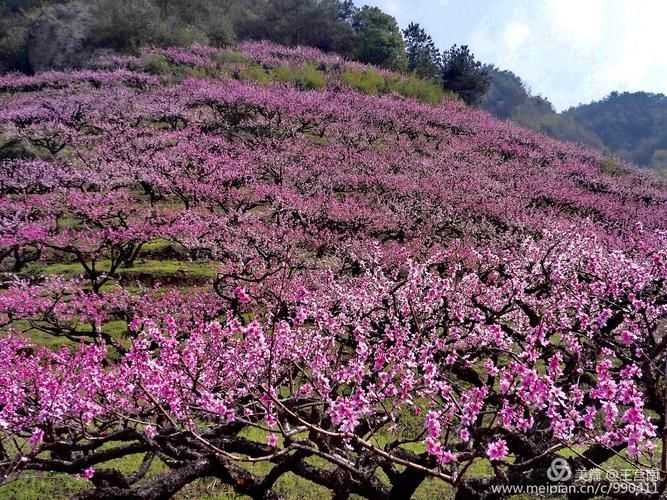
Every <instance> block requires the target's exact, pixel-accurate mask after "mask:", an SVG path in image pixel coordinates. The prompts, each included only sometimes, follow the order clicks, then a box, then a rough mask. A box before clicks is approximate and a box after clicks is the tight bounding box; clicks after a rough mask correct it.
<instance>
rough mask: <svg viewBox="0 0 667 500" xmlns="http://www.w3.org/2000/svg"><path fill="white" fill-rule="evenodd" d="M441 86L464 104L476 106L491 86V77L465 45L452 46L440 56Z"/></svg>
mask: <svg viewBox="0 0 667 500" xmlns="http://www.w3.org/2000/svg"><path fill="white" fill-rule="evenodd" d="M441 71H442V72H441V76H442V85H443V87H444V88H445V89H447V90H451V91H452V92H454V93H456V94H457V95H458V96H459V97H461V99H463V101H464V102H465V103H466V104H472V105H476V104H479V102H480V101H481V100H482V98H483V97H484V94H486V91H487V90H488V89H489V85H490V84H491V77H490V76H489V74H488V72H487V71H486V68H485V67H484V66H482V63H481V62H479V61H477V60H476V59H475V56H474V54H473V53H472V52H470V51H469V50H468V46H467V45H461V46H460V47H458V46H457V45H453V46H452V48H451V49H449V50H448V51H446V52H445V53H444V54H443V55H442V70H441Z"/></svg>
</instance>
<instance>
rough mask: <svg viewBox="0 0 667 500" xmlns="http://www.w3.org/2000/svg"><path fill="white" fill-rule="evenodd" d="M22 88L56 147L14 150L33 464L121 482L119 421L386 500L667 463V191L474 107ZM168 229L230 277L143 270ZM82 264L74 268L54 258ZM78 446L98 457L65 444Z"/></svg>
mask: <svg viewBox="0 0 667 500" xmlns="http://www.w3.org/2000/svg"><path fill="white" fill-rule="evenodd" d="M152 50H154V51H158V50H159V51H162V52H161V53H163V54H164V55H165V56H166V57H168V58H169V59H170V60H171V61H173V62H174V63H178V64H186V65H191V66H195V67H201V68H206V67H210V64H211V61H213V60H214V59H215V57H217V54H219V51H217V50H216V49H210V48H207V47H194V48H192V49H190V50H184V49H152ZM240 51H241V52H242V53H243V54H244V56H245V57H247V58H248V59H249V60H252V61H255V62H257V63H259V64H264V65H269V66H270V65H275V64H278V62H277V61H285V60H287V61H288V62H289V63H290V64H293V65H298V64H303V63H304V61H320V62H321V63H322V64H324V65H328V66H333V65H336V64H350V63H345V62H343V61H341V60H340V59H339V58H337V57H336V56H329V55H324V54H322V53H320V52H317V51H315V50H313V49H306V48H296V49H287V48H282V47H277V46H272V45H269V44H266V43H252V44H246V45H243V46H241V47H240ZM127 59H128V60H125V61H122V60H119V59H118V58H116V59H114V60H113V61H111V60H108V61H106V64H107V65H108V66H113V65H115V67H116V68H117V67H118V66H119V65H121V66H122V64H125V65H126V66H127V65H128V64H130V62H132V61H129V58H127ZM128 61H129V62H128ZM0 90H1V91H2V92H4V94H2V97H1V101H0V127H1V134H2V137H3V140H4V141H8V142H12V143H14V144H19V145H22V146H23V147H25V148H26V149H27V150H28V151H30V152H31V153H30V154H28V155H26V156H24V157H15V158H13V159H5V160H3V161H2V162H1V163H0V193H1V194H2V196H1V198H0V266H2V268H3V269H4V274H3V278H2V279H3V281H2V284H1V286H0V325H2V327H3V330H4V332H5V334H3V336H2V338H1V339H0V367H1V368H0V387H2V388H3V389H2V391H0V441H1V442H2V446H1V447H0V449H4V450H6V452H3V453H5V454H6V456H2V454H1V453H0V467H2V468H4V470H5V473H6V474H7V475H8V477H9V476H10V475H11V474H17V473H19V472H21V471H22V470H29V469H31V468H32V469H35V470H59V471H64V472H70V473H80V474H84V476H85V477H90V478H93V479H94V478H95V477H96V476H95V475H93V472H91V470H92V469H90V467H91V466H98V467H99V466H100V464H103V462H104V458H105V457H106V456H108V454H107V455H105V452H104V451H103V450H98V446H102V445H103V444H104V443H107V442H111V441H112V437H113V438H116V437H118V435H119V433H121V434H122V436H124V437H123V439H122V440H123V441H126V442H130V443H132V445H131V446H132V448H131V450H130V451H131V452H132V453H138V452H145V453H146V454H150V453H153V454H155V453H156V450H157V451H158V452H159V456H160V457H161V459H162V460H163V461H164V462H165V463H167V464H171V462H170V460H171V461H174V463H175V462H176V461H178V460H181V461H187V460H190V459H191V457H192V456H195V457H198V456H209V455H211V456H216V457H218V459H220V460H223V463H225V464H233V463H236V462H235V460H237V461H238V460H242V459H244V458H247V457H251V458H252V457H254V458H258V457H260V458H261V457H264V456H270V457H271V458H270V460H271V461H273V463H274V464H280V463H282V460H286V459H287V458H288V457H290V456H295V455H294V454H295V453H300V454H303V456H304V457H308V456H318V457H320V458H324V459H325V460H327V461H328V462H329V463H330V464H331V465H332V466H334V467H338V468H340V469H342V470H345V471H346V473H348V474H351V475H352V476H351V477H353V478H355V479H354V481H353V482H352V486H351V488H352V491H357V492H358V493H360V494H365V495H370V492H371V491H373V492H374V493H377V494H390V493H392V491H393V492H394V493H395V492H396V491H398V490H395V488H399V487H405V484H403V485H400V484H399V483H400V481H399V480H397V481H396V483H394V479H396V478H400V477H401V474H402V472H401V470H403V469H401V468H402V467H406V470H409V471H412V472H413V473H414V474H421V475H422V476H423V477H422V480H423V478H424V477H428V476H435V477H437V478H439V479H440V480H443V481H445V482H449V483H451V484H455V485H462V484H464V483H465V481H466V479H467V477H468V476H466V474H467V473H466V471H467V466H468V465H469V464H471V463H473V462H474V461H475V460H481V459H489V460H491V461H492V463H493V464H494V471H495V479H494V480H495V481H501V482H502V481H503V480H506V478H507V476H508V474H509V475H510V476H511V475H512V474H519V473H524V472H525V471H527V470H530V469H531V468H532V467H534V466H537V465H539V464H540V463H542V462H543V461H544V460H547V463H548V460H549V459H550V457H552V456H553V454H554V453H556V452H558V451H559V450H562V449H564V448H570V447H575V446H576V447H577V448H576V449H579V450H587V451H586V453H589V455H588V456H589V458H590V457H600V456H602V457H608V456H611V455H613V454H616V453H621V454H622V455H623V456H624V457H625V458H626V459H627V460H629V461H631V462H632V463H633V464H639V465H643V466H648V465H650V464H656V463H658V462H659V457H655V456H654V449H655V447H656V443H657V441H656V439H657V436H658V434H659V433H660V432H661V430H662V427H663V426H664V418H665V410H664V400H663V395H662V392H663V389H662V387H664V383H665V379H664V373H663V371H662V367H663V366H664V364H665V360H666V359H667V356H666V353H665V346H666V343H667V335H665V326H664V317H665V313H666V312H667V289H666V285H665V280H666V279H667V209H666V203H667V189H666V187H665V182H664V181H663V180H661V179H659V178H657V177H654V176H653V175H651V174H649V173H647V172H643V171H639V170H636V169H634V168H633V167H631V166H628V165H625V164H622V163H620V162H616V161H614V160H610V159H608V158H605V157H604V156H603V155H602V154H601V153H598V152H595V151H591V150H588V149H585V148H583V147H579V146H577V145H575V144H565V143H560V142H556V141H554V140H551V139H549V138H547V137H545V136H541V135H537V134H535V133H532V132H528V131H526V130H524V129H521V128H519V127H517V126H514V125H512V124H510V123H504V122H499V121H497V120H495V119H493V118H492V117H491V116H489V115H488V114H485V113H482V112H479V111H475V110H473V109H471V108H468V107H465V106H464V105H462V104H460V103H457V102H452V101H444V102H442V103H441V104H440V105H437V106H430V105H425V104H419V103H417V102H416V101H413V100H410V99H404V98H400V97H397V96H395V95H389V96H372V95H363V94H359V93H355V92H353V91H352V90H350V89H347V88H345V87H344V86H343V87H336V88H328V89H326V90H322V91H300V90H298V89H296V88H293V87H291V86H287V85H270V86H259V85H257V84H255V83H253V82H249V81H238V80H235V79H232V78H229V79H225V78H216V79H207V78H200V79H195V78H186V79H184V80H181V81H165V80H162V79H161V78H160V77H159V76H154V75H148V74H144V73H140V72H136V71H132V70H131V69H127V68H121V69H113V68H107V69H100V70H86V71H80V72H72V73H62V74H59V73H44V74H40V75H36V76H33V77H27V76H20V77H19V76H4V77H1V78H0ZM156 241H160V242H166V243H168V245H169V248H171V249H172V250H173V251H174V253H176V254H177V258H178V259H180V260H182V261H187V262H190V263H192V262H194V263H202V264H206V265H209V266H212V269H213V274H212V276H211V277H210V279H209V278H204V279H203V280H200V281H199V282H197V283H196V284H195V285H196V286H191V284H188V286H185V284H179V283H178V282H172V283H171V284H169V285H166V284H164V285H154V284H146V283H141V282H139V283H137V282H131V281H130V280H127V279H121V278H122V276H124V274H123V270H125V269H131V268H132V266H138V265H140V264H141V262H142V260H143V259H144V258H145V257H146V256H150V255H149V253H148V252H149V250H147V248H150V244H151V243H153V242H156ZM160 258H165V257H164V256H160ZM63 263H64V264H71V266H70V268H71V267H74V268H75V269H77V271H76V272H75V273H74V275H72V274H71V273H70V274H63V275H57V274H55V275H54V273H53V272H50V271H49V269H50V268H53V267H54V266H56V267H57V265H58V264H63ZM77 266H78V267H77ZM112 321H114V322H118V321H121V322H123V324H124V325H125V327H124V335H123V336H117V335H113V334H111V333H109V332H108V330H107V328H106V327H105V325H107V324H108V323H109V322H112ZM36 331H37V332H41V333H47V334H49V335H53V336H55V337H57V338H59V339H63V341H65V340H69V341H70V342H69V344H67V345H66V346H64V347H62V348H58V349H47V348H44V347H38V346H35V345H34V344H33V343H32V341H31V333H33V332H36ZM248 428H255V429H257V430H259V431H261V433H263V434H262V436H264V437H262V438H261V440H260V441H259V442H258V441H257V440H255V441H253V440H252V439H251V438H248V437H240V436H243V434H242V431H243V430H244V429H248ZM183 435H186V436H189V437H188V439H187V440H186V442H185V443H183V442H181V441H179V440H180V439H181V438H182V436H183ZM378 435H381V436H382V438H378ZM10 442H11V443H15V445H13V446H12V447H9V446H8V445H7V443H10ZM63 443H65V444H63ZM239 443H245V444H244V445H243V446H242V445H240V444H239ZM414 443H417V448H415V447H414V446H413V445H414ZM62 446H69V447H71V449H72V450H77V449H86V450H92V451H90V454H86V455H85V456H84V458H82V459H76V460H75V459H71V458H70V459H69V461H68V460H67V459H59V458H54V455H53V454H52V455H49V454H48V453H45V452H49V451H54V450H58V449H60V448H59V447H62ZM126 446H130V445H126ZM244 446H245V447H244ZM184 449H185V450H186V451H187V453H186V452H185V451H183V450H184ZM12 450H13V451H12ZM119 453H120V452H119ZM179 453H182V454H181V455H179ZM188 453H189V455H188ZM281 453H282V454H281ZM582 453H583V452H582ZM299 456H300V455H299ZM86 457H87V458H86ZM368 457H374V458H373V460H370V461H369V458H368ZM304 459H305V458H304ZM77 460H78V461H77ZM193 460H194V459H193ZM591 460H592V458H591ZM293 462H294V464H297V465H294V466H293V467H294V469H293V470H295V471H297V473H298V474H299V475H302V476H304V477H305V476H307V475H308V474H311V476H310V478H311V480H315V481H316V482H319V483H320V484H325V485H326V484H328V483H326V481H327V480H328V479H326V478H325V479H322V478H324V477H325V476H326V474H324V472H322V474H323V475H322V478H320V477H319V476H313V475H312V474H314V472H312V471H310V472H309V469H307V468H306V466H305V465H304V466H303V467H302V468H299V467H298V464H299V463H300V462H299V461H298V460H296V459H293ZM172 465H173V464H172ZM580 465H582V466H583V467H589V466H590V460H589V461H585V460H582V462H581V464H580ZM229 467H232V465H229ZM276 467H278V465H276ZM289 467H292V466H291V465H290V466H289ZM289 467H288V466H286V470H289ZM380 469H382V470H384V471H385V473H386V474H387V476H388V477H389V479H390V485H389V486H387V485H385V484H383V483H381V482H380V483H379V484H378V482H377V480H373V478H375V477H376V476H375V475H376V472H377V470H380ZM385 469H386V470H385ZM174 470H179V469H178V467H176V465H174ZM230 470H231V469H230ZM298 471H300V472H298ZM354 471H356V472H354ZM392 471H393V472H392ZM392 473H393V474H395V477H394V476H392ZM354 474H361V476H359V477H357V476H355V475H354ZM362 476H363V477H362ZM313 477H317V478H318V479H312V478H313ZM327 477H328V476H327ZM420 477H421V476H420ZM260 479H261V478H259V479H258V478H255V479H252V480H253V481H254V480H257V481H260ZM129 484H130V485H131V483H129ZM244 484H246V485H247V484H251V483H247V482H246V483H244ZM418 484H419V483H417V485H418ZM233 486H234V484H233ZM237 486H238V485H236V486H235V487H237ZM98 487H99V488H102V487H103V486H102V483H100V484H99V485H98ZM130 487H131V486H128V488H130ZM238 487H239V488H240V486H238ZM415 487H416V486H415ZM355 488H356V490H355ZM364 488H365V489H364ZM372 488H376V489H375V490H372Z"/></svg>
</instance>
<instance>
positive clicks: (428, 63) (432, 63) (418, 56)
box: [403, 23, 440, 80]
mask: <svg viewBox="0 0 667 500" xmlns="http://www.w3.org/2000/svg"><path fill="white" fill-rule="evenodd" d="M403 37H404V39H405V52H406V55H407V58H408V71H409V72H411V73H415V74H416V75H417V76H419V77H421V78H426V79H429V80H435V79H437V78H438V77H439V67H438V62H439V60H440V51H439V50H438V49H437V48H436V46H435V43H433V39H432V38H431V35H429V34H428V33H426V32H425V31H424V29H423V28H422V27H421V26H419V24H417V23H410V24H409V25H408V27H407V29H405V30H403Z"/></svg>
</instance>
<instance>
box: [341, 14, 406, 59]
mask: <svg viewBox="0 0 667 500" xmlns="http://www.w3.org/2000/svg"><path fill="white" fill-rule="evenodd" d="M352 26H353V28H354V30H355V31H356V34H357V49H356V52H355V55H356V59H358V60H359V61H361V62H365V63H369V64H375V65H376V66H381V67H383V68H388V69H392V70H395V71H404V70H405V69H406V67H407V58H406V56H405V45H404V43H403V37H402V36H401V31H400V30H399V28H398V24H396V19H394V18H393V17H392V16H390V15H389V14H385V13H384V12H382V11H381V10H380V9H378V8H377V7H369V6H367V5H366V6H364V7H363V8H362V9H360V10H359V11H358V12H356V13H355V15H354V18H353V21H352Z"/></svg>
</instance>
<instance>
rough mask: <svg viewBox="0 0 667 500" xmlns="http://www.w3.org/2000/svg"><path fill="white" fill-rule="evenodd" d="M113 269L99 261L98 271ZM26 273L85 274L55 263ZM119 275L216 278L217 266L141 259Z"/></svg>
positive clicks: (78, 268) (79, 268)
mask: <svg viewBox="0 0 667 500" xmlns="http://www.w3.org/2000/svg"><path fill="white" fill-rule="evenodd" d="M110 267H111V262H110V261H109V260H100V261H97V264H96V269H97V270H98V271H99V272H106V271H107V270H108V269H110ZM24 272H25V273H30V274H34V273H38V272H41V273H44V274H58V275H61V276H67V277H72V276H78V275H81V274H83V272H84V269H83V266H81V264H79V263H78V262H65V263H53V264H47V265H33V266H30V267H28V268H26V271H24ZM116 272H117V273H118V274H119V275H132V274H148V275H151V276H154V277H164V276H169V275H174V274H177V273H180V274H183V275H184V277H198V278H214V277H215V275H216V272H217V265H216V264H215V263H213V262H189V261H181V260H153V259H139V260H137V261H136V262H135V264H134V266H132V267H119V268H118V269H117V271H116Z"/></svg>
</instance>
